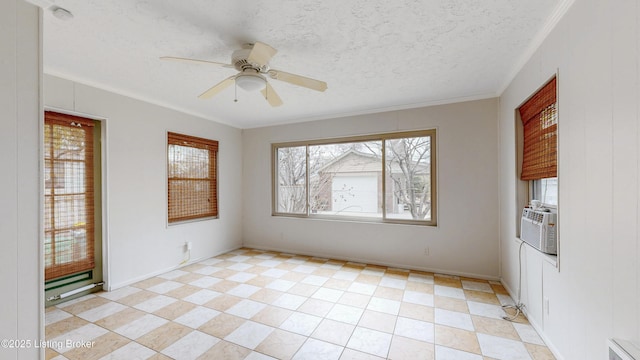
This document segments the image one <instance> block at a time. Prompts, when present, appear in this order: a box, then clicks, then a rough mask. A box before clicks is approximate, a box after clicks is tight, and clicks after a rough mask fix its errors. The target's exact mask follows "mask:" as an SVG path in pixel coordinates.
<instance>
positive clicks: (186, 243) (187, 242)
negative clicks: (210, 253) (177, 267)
mask: <svg viewBox="0 0 640 360" xmlns="http://www.w3.org/2000/svg"><path fill="white" fill-rule="evenodd" d="M184 245H185V247H186V248H187V251H189V250H191V246H192V245H191V241H185V243H184Z"/></svg>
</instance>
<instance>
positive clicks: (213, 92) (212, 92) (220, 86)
mask: <svg viewBox="0 0 640 360" xmlns="http://www.w3.org/2000/svg"><path fill="white" fill-rule="evenodd" d="M235 78H236V76H235V75H233V76H231V77H228V78H226V79H224V80H222V81H221V82H219V83H217V84H216V85H214V86H212V87H211V88H210V89H209V90H207V91H205V92H203V93H202V94H200V95H198V97H199V98H200V99H210V98H212V97H213V96H214V95H216V94H217V93H219V92H220V91H222V90H224V89H226V88H228V87H229V85H231V84H233V82H234V81H235Z"/></svg>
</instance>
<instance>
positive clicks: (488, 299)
mask: <svg viewBox="0 0 640 360" xmlns="http://www.w3.org/2000/svg"><path fill="white" fill-rule="evenodd" d="M464 295H465V297H466V298H467V300H468V301H476V302H481V303H485V304H492V305H500V300H498V297H497V296H496V295H495V294H490V293H487V292H484V291H475V290H464Z"/></svg>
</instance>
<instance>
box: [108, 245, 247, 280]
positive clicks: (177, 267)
mask: <svg viewBox="0 0 640 360" xmlns="http://www.w3.org/2000/svg"><path fill="white" fill-rule="evenodd" d="M240 248H242V245H240V246H235V247H232V248H230V249H226V250H222V251H218V252H216V253H214V254H213V255H210V256H204V257H200V258H197V259H192V260H189V261H188V262H186V263H184V264H178V265H175V266H171V267H168V268H165V269H161V270H158V271H154V272H151V273H148V274H145V275H142V276H138V277H135V278H132V279H129V280H127V281H123V282H120V283H117V284H109V287H108V289H107V288H105V290H106V291H113V290H117V289H120V288H122V287H125V286H129V285H131V284H135V283H137V282H138V281H142V280H146V279H149V278H152V277H154V276H158V275H162V274H164V273H168V272H169V271H173V270H176V269H180V268H182V267H185V266H189V265H191V264H195V263H197V262H200V261H203V260H207V259H210V258H212V257H216V256H218V255H222V254H226V253H228V252H230V251H234V250H238V249H240Z"/></svg>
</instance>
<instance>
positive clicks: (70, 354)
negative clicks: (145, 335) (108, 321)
mask: <svg viewBox="0 0 640 360" xmlns="http://www.w3.org/2000/svg"><path fill="white" fill-rule="evenodd" d="M130 341H131V340H129V339H127V338H125V337H124V336H120V335H118V334H116V333H112V332H108V333H106V334H104V335H102V336H99V337H97V338H95V339H93V340H92V342H91V344H92V345H91V347H86V348H85V347H78V348H75V349H71V350H69V351H67V352H65V353H64V357H65V358H67V359H69V360H98V359H100V358H102V357H103V356H105V355H107V354H109V353H111V352H113V351H115V350H117V349H119V348H121V347H123V346H125V345H126V344H128V343H129V342H130Z"/></svg>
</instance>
